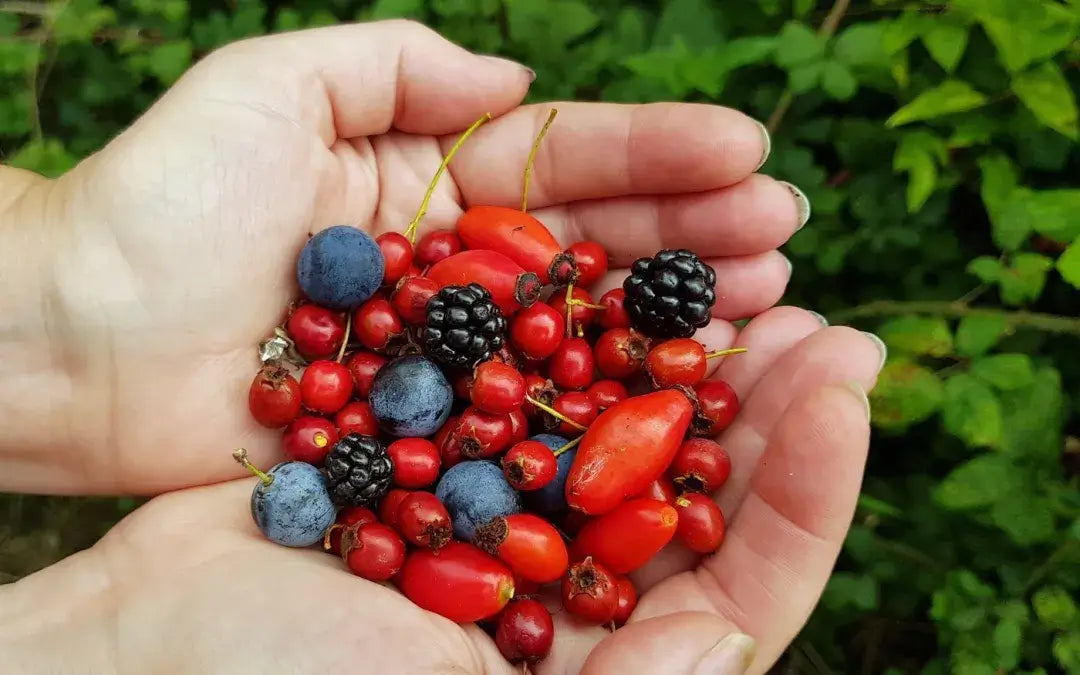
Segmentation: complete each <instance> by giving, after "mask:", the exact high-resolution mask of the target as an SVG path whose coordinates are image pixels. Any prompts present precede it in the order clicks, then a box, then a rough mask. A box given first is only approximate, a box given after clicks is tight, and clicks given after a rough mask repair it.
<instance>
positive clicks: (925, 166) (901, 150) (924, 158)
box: [893, 130, 948, 213]
mask: <svg viewBox="0 0 1080 675" xmlns="http://www.w3.org/2000/svg"><path fill="white" fill-rule="evenodd" d="M947 160H948V149H947V148H946V147H945V143H944V142H942V140H941V139H940V138H938V137H937V136H935V135H934V134H932V133H930V132H928V131H922V130H919V131H914V132H911V133H906V134H904V135H903V136H901V137H900V144H899V145H898V146H897V147H896V154H895V155H893V170H895V171H907V172H908V174H909V178H908V189H907V206H908V212H909V213H914V212H916V211H918V210H919V209H921V208H922V207H923V205H924V204H925V203H926V200H927V199H929V198H930V195H931V194H933V192H934V187H935V186H936V185H937V177H938V170H937V165H938V163H942V164H944V163H945V162H946V161H947Z"/></svg>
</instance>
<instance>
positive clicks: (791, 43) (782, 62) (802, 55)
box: [773, 21, 825, 70]
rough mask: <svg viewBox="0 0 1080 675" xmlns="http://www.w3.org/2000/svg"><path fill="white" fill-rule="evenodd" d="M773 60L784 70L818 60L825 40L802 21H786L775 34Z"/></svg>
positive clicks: (823, 50)
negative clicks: (778, 33) (777, 33)
mask: <svg viewBox="0 0 1080 675" xmlns="http://www.w3.org/2000/svg"><path fill="white" fill-rule="evenodd" d="M776 44H777V46H776V53H775V54H774V55H773V61H774V62H775V63H776V65H778V66H780V67H781V68H783V69H785V70H791V69H793V68H796V67H798V66H802V65H806V64H808V63H811V62H814V61H820V60H821V58H822V57H823V56H824V55H825V42H824V40H822V39H821V38H820V37H818V36H817V34H815V33H814V31H812V30H811V29H810V27H809V26H807V25H806V24H804V23H799V22H798V21H788V22H787V23H786V24H784V27H783V28H782V29H781V30H780V35H778V36H777V41H776Z"/></svg>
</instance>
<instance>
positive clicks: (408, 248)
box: [375, 232, 413, 286]
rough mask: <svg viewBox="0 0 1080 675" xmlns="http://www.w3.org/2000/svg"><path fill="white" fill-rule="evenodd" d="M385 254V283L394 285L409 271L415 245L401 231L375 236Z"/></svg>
mask: <svg viewBox="0 0 1080 675" xmlns="http://www.w3.org/2000/svg"><path fill="white" fill-rule="evenodd" d="M375 243H376V244H378V245H379V249H380V250H381V251H382V255H383V284H385V285H387V286H393V285H394V284H396V283H397V282H398V280H399V279H401V278H402V277H404V276H405V275H406V274H408V272H409V267H411V266H412V261H413V247H412V244H411V243H409V240H408V239H407V238H406V237H405V236H404V235H402V234H401V233H399V232H385V233H383V234H380V235H379V236H378V237H376V238H375Z"/></svg>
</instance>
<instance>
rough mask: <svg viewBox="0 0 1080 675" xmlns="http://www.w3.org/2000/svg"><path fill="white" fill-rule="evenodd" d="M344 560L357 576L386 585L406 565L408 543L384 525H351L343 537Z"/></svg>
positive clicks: (342, 555) (342, 552)
mask: <svg viewBox="0 0 1080 675" xmlns="http://www.w3.org/2000/svg"><path fill="white" fill-rule="evenodd" d="M341 557H342V559H343V560H344V561H345V564H346V565H347V566H348V568H349V570H350V571H352V573H353V574H355V575H357V576H359V577H363V578H364V579H367V580H369V581H386V580H387V579H389V578H390V577H392V576H394V575H395V574H397V573H398V570H400V569H401V566H402V565H403V564H404V563H405V542H403V541H402V540H401V537H399V536H398V533H397V532H394V530H392V529H391V528H389V527H387V526H386V525H383V524H382V523H367V524H364V525H349V526H348V527H346V528H345V532H344V534H342V535H341Z"/></svg>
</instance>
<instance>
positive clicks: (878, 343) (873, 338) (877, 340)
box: [863, 330, 889, 370]
mask: <svg viewBox="0 0 1080 675" xmlns="http://www.w3.org/2000/svg"><path fill="white" fill-rule="evenodd" d="M863 335H865V336H866V337H868V338H870V341H871V342H873V343H874V345H875V346H876V347H877V348H878V351H879V352H881V363H879V364H878V370H881V367H882V366H884V365H885V359H886V358H888V357H889V348H888V347H886V346H885V342H884V341H882V339H881V338H879V337H878V336H876V335H874V334H873V333H870V332H868V331H865V330H864V331H863Z"/></svg>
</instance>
